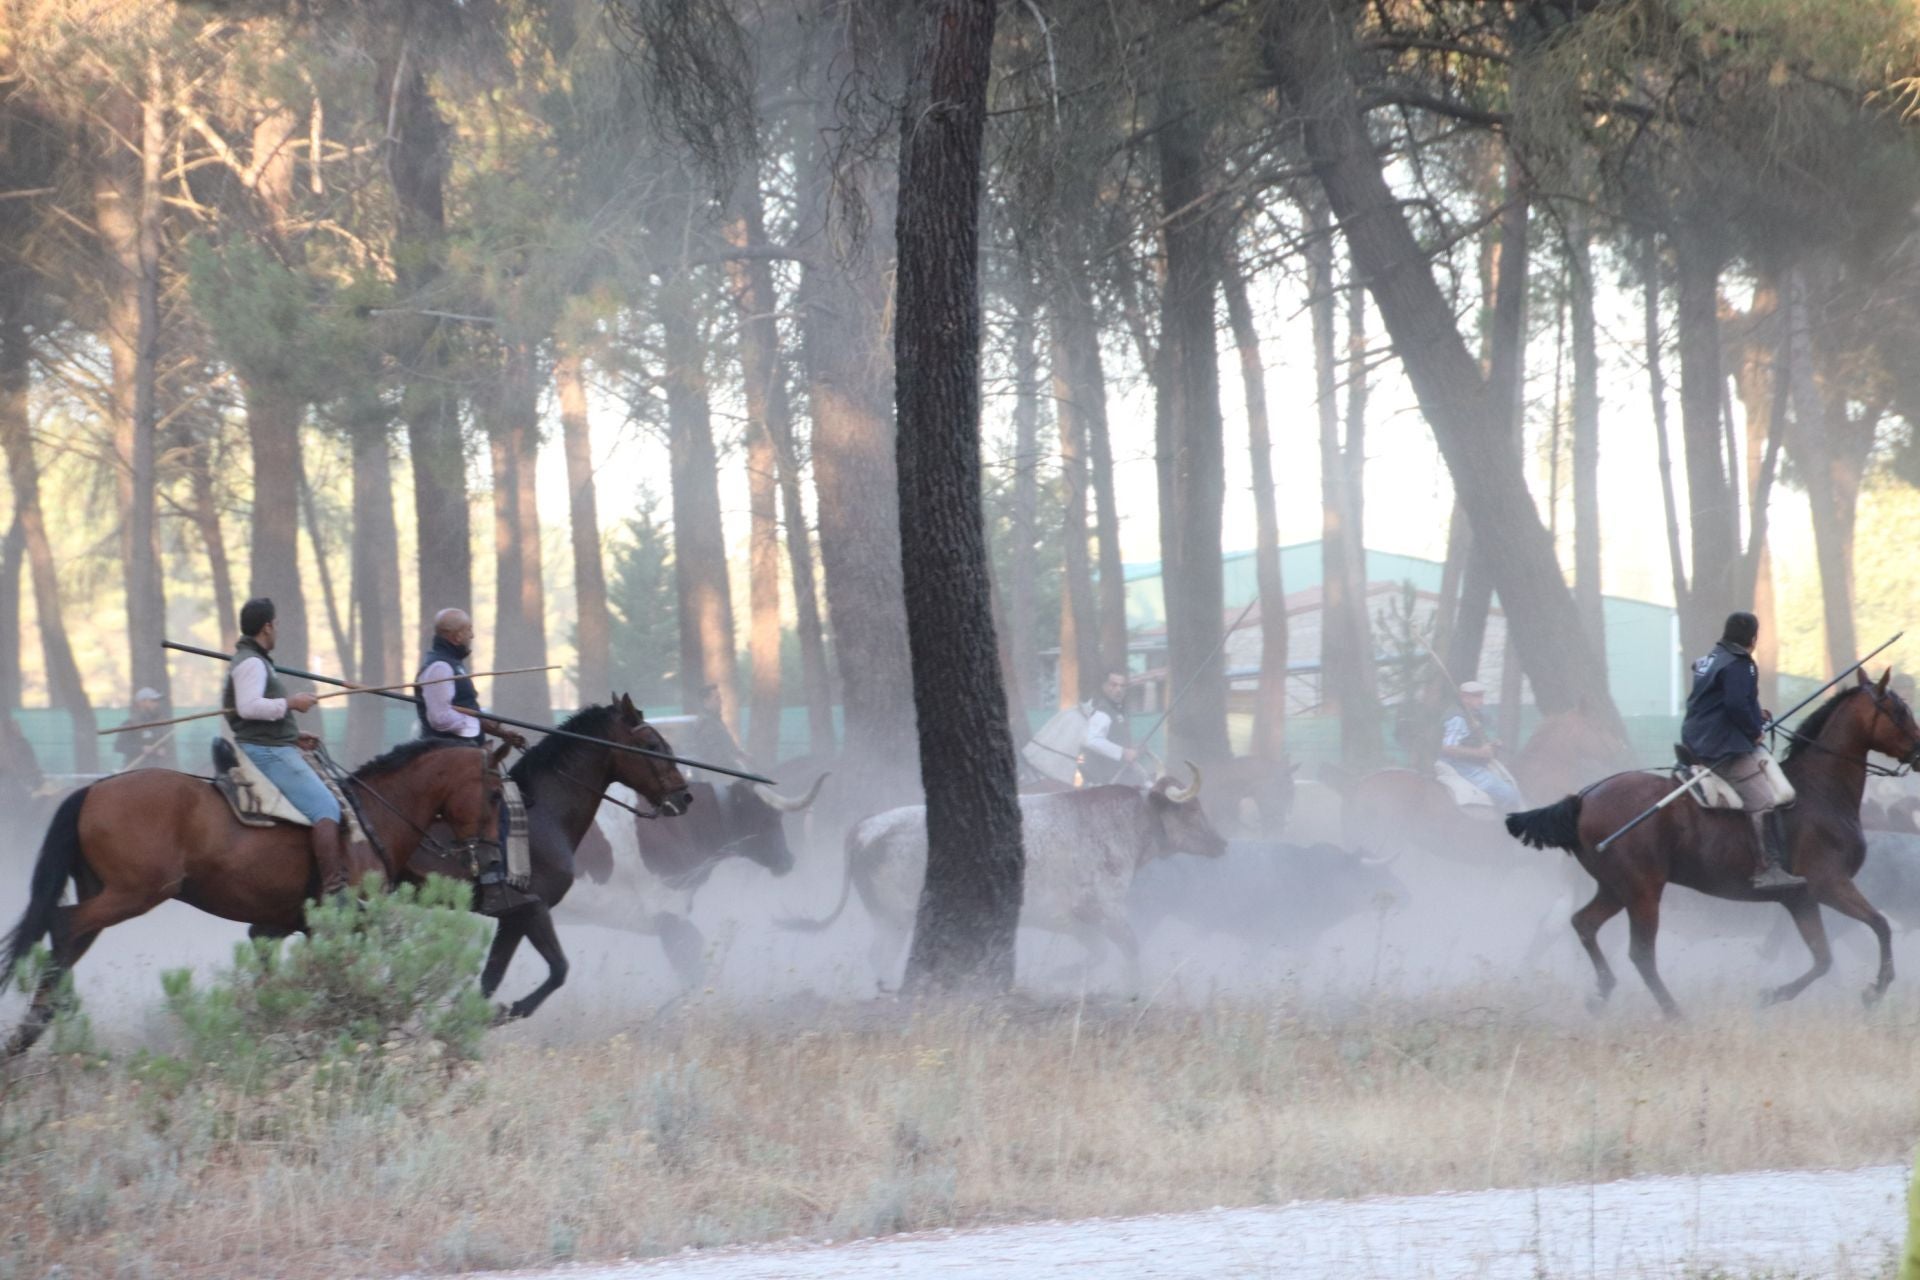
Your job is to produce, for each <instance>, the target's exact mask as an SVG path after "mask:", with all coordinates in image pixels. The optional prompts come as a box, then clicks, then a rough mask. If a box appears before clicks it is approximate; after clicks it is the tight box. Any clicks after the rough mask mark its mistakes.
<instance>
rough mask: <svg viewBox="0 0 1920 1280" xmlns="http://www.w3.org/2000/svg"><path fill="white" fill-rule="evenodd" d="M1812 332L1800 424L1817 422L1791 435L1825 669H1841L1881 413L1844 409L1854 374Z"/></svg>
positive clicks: (1853, 651) (1850, 634)
mask: <svg viewBox="0 0 1920 1280" xmlns="http://www.w3.org/2000/svg"><path fill="white" fill-rule="evenodd" d="M1813 337H1814V341H1813V342H1812V343H1811V344H1809V345H1811V346H1812V348H1813V358H1814V368H1815V387H1814V397H1813V400H1814V403H1813V404H1811V405H1810V406H1809V410H1810V411H1809V413H1808V414H1807V415H1806V416H1805V417H1804V418H1802V421H1804V422H1807V423H1817V424H1818V425H1817V426H1814V427H1813V428H1812V429H1811V430H1803V431H1801V432H1799V433H1798V434H1797V435H1796V436H1795V440H1796V441H1797V442H1798V443H1799V444H1800V445H1801V459H1802V461H1801V468H1800V469H1801V473H1802V475H1803V476H1804V477H1805V481H1806V487H1807V505H1808V507H1809V509H1810V511H1811V514H1812V516H1813V548H1814V558H1815V560H1816V562H1817V563H1818V564H1819V567H1820V604H1821V612H1822V616H1823V618H1824V620H1825V623H1826V637H1827V664H1828V670H1830V671H1841V670H1844V669H1845V668H1847V667H1849V666H1851V665H1852V664H1853V663H1854V662H1855V661H1857V660H1858V659H1859V657H1860V644H1859V637H1858V636H1857V635H1856V634H1855V629H1854V617H1853V598H1854V597H1853V536H1854V526H1855V519H1856V516H1857V514H1858V512H1859V506H1860V485H1861V482H1862V480H1863V479H1864V478H1865V475H1866V467H1867V458H1868V456H1869V454H1871V453H1872V451H1873V437H1874V431H1875V428H1876V427H1877V426H1878V424H1879V415H1878V413H1877V412H1875V411H1873V410H1872V409H1869V410H1868V411H1866V412H1864V413H1863V414H1861V415H1860V416H1858V417H1856V416H1854V415H1853V414H1851V413H1850V412H1849V411H1848V404H1847V401H1848V392H1849V391H1850V390H1851V382H1850V378H1851V371H1850V370H1848V369H1847V368H1845V367H1844V363H1843V362H1844V356H1843V355H1842V354H1841V353H1839V352H1836V351H1834V350H1833V349H1832V348H1830V347H1829V346H1828V345H1827V343H1826V342H1824V341H1822V340H1821V339H1822V335H1820V334H1818V333H1816V334H1814V335H1813ZM1796 345H1797V344H1796ZM1815 414H1818V415H1820V416H1818V417H1816V416H1814V415H1815Z"/></svg>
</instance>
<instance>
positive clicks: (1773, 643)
mask: <svg viewBox="0 0 1920 1280" xmlns="http://www.w3.org/2000/svg"><path fill="white" fill-rule="evenodd" d="M1787 310H1788V309H1787V307H1786V305H1785V304H1784V303H1783V302H1782V300H1781V297H1780V290H1779V287H1778V285H1777V283H1776V282H1775V281H1774V280H1773V279H1772V278H1771V277H1769V276H1762V277H1761V279H1760V281H1759V283H1758V284H1757V285H1756V286H1755V288H1754V294H1753V307H1752V309H1751V310H1750V311H1749V312H1748V313H1747V316H1746V324H1745V332H1744V334H1743V336H1742V340H1741V343H1740V363H1739V366H1738V368H1737V370H1736V372H1735V374H1734V381H1735V383H1736V384H1737V386H1738V388H1739V394H1740V401H1741V404H1742V405H1743V406H1745V409H1746V417H1747V456H1746V484H1747V495H1748V500H1747V511H1748V525H1747V538H1746V548H1745V550H1744V552H1743V553H1742V556H1741V562H1740V564H1741V571H1742V575H1741V578H1740V581H1739V582H1738V583H1736V584H1735V595H1734V604H1735V606H1736V607H1738V608H1742V609H1747V610H1750V611H1751V612H1752V613H1753V615H1754V616H1755V617H1756V618H1758V619H1759V620H1760V639H1759V640H1758V642H1756V643H1755V644H1754V646H1753V661H1754V665H1755V666H1757V667H1758V668H1759V669H1760V705H1761V706H1763V707H1776V706H1778V705H1779V692H1780V634H1779V630H1778V628H1777V627H1776V626H1775V618H1774V600H1773V563H1772V556H1771V554H1770V553H1769V551H1768V547H1767V543H1768V532H1767V531H1768V524H1769V512H1768V507H1769V503H1770V500H1771V497H1772V492H1773V484H1774V479H1775V477H1776V475H1777V473H1778V467H1779V455H1780V449H1781V447H1782V445H1783V443H1784V436H1785V427H1786V416H1787V415H1786V410H1787V404H1788V401H1789V400H1790V399H1791V397H1790V396H1789V395H1788V394H1787V373H1786V371H1787V367H1788V360H1789V357H1790V352H1791V348H1790V346H1789V345H1788V344H1789V342H1790V334H1791V329H1792V326H1791V325H1790V324H1789V323H1788V315H1787Z"/></svg>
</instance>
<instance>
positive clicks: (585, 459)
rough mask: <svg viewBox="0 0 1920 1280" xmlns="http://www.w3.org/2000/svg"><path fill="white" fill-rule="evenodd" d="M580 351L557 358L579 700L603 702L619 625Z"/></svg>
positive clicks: (555, 372) (609, 685)
mask: <svg viewBox="0 0 1920 1280" xmlns="http://www.w3.org/2000/svg"><path fill="white" fill-rule="evenodd" d="M584 363H585V362H584V360H583V359H582V357H581V355H580V353H579V352H578V351H568V352H565V353H564V354H563V355H561V357H560V359H559V360H557V361H555V362H554V366H553V380H554V384H555V387H556V389H557V390H558V391H559V393H560V430H561V433H562V435H563V436H564V445H565V452H566V456H567V525H568V530H569V532H570V533H571V535H572V538H573V596H574V610H575V613H576V614H577V615H578V622H577V624H576V625H577V631H578V647H579V655H580V678H579V682H578V684H579V700H580V704H581V705H582V706H585V705H586V704H588V703H590V702H597V701H599V699H600V695H601V694H603V693H608V692H611V691H612V689H613V656H612V655H613V636H612V632H613V623H612V618H611V616H610V615H609V614H608V612H607V571H606V564H605V562H604V561H603V560H602V559H601V554H600V511H599V504H598V501H597V499H596V495H595V492H594V481H593V424H592V423H591V421H590V420H589V418H588V414H587V384H586V377H585V375H584V373H583V371H582V367H583V365H584Z"/></svg>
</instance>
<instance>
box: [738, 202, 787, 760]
mask: <svg viewBox="0 0 1920 1280" xmlns="http://www.w3.org/2000/svg"><path fill="white" fill-rule="evenodd" d="M736 199H737V201H738V203H739V205H740V206H741V207H740V208H739V209H738V210H737V212H736V215H735V217H734V218H733V220H732V221H731V222H730V223H729V225H728V228H727V239H728V241H729V242H730V243H732V244H735V245H737V246H740V247H746V246H748V245H750V244H753V243H754V242H755V241H756V239H763V238H764V235H762V236H759V237H756V236H755V234H754V231H755V229H756V226H757V223H758V220H759V205H760V188H759V185H758V183H757V182H747V183H743V184H742V189H741V191H740V192H739V194H738V196H737V197H736ZM747 205H751V206H753V207H752V208H750V209H749V208H746V207H745V206H747ZM727 285H728V288H729V291H730V292H731V293H732V295H733V304H734V308H735V309H736V310H737V311H738V312H739V324H740V379H741V383H742V387H743V390H744V391H745V395H746V407H747V511H748V518H749V528H748V535H747V600H748V620H747V654H748V657H749V658H750V659H751V662H752V666H753V688H752V690H751V696H750V699H749V703H748V705H749V707H750V708H751V711H750V714H749V716H748V721H747V723H748V730H749V736H748V739H747V754H748V755H750V756H752V757H753V758H754V759H755V760H759V761H762V762H765V763H768V764H771V763H772V762H773V761H774V760H776V759H778V758H779V752H780V512H779V500H780V494H779V485H780V478H779V472H780V467H779V458H778V455H779V450H778V447H777V446H776V445H775V443H774V439H775V435H776V430H775V427H774V425H773V418H774V417H775V416H776V415H778V416H779V417H780V418H781V419H782V422H783V427H782V429H781V430H782V431H783V432H784V430H785V427H784V423H785V421H786V419H787V418H788V416H789V413H790V410H789V408H788V404H787V381H786V373H785V370H783V369H782V368H781V366H780V326H779V322H778V320H777V319H776V314H777V312H778V310H779V299H778V298H777V297H776V296H775V294H774V287H773V268H772V264H771V263H769V262H767V261H766V260H765V259H756V260H752V261H749V260H745V259H740V258H734V259H730V260H729V261H728V263H727Z"/></svg>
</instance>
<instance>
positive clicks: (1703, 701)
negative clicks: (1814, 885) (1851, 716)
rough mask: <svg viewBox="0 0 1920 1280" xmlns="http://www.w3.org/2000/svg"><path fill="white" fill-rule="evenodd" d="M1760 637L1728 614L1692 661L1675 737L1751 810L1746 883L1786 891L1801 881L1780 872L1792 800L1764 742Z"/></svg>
mask: <svg viewBox="0 0 1920 1280" xmlns="http://www.w3.org/2000/svg"><path fill="white" fill-rule="evenodd" d="M1759 638H1760V620H1759V619H1758V618H1756V617H1754V616H1753V615H1752V614H1750V613H1732V614H1728V615H1727V624H1726V626H1725V627H1724V628H1722V629H1721V635H1720V642H1719V643H1718V644H1716V645H1714V646H1713V650H1712V652H1710V653H1708V654H1707V656H1706V657H1704V658H1701V659H1700V660H1699V661H1698V662H1695V663H1694V664H1693V692H1691V693H1690V694H1688V695H1687V718H1686V723H1685V724H1684V725H1683V726H1682V727H1681V730H1680V742H1681V745H1682V746H1684V747H1685V748H1686V749H1687V751H1688V753H1689V754H1691V755H1692V756H1693V758H1694V759H1695V760H1697V761H1699V762H1700V763H1701V764H1703V765H1707V766H1709V767H1711V768H1712V769H1713V771H1714V772H1715V773H1717V774H1719V775H1720V777H1722V778H1723V779H1725V780H1726V782H1727V783H1728V785H1730V786H1731V787H1732V788H1733V789H1734V790H1735V791H1737V792H1739V794H1740V807H1741V808H1743V809H1745V810H1746V811H1747V812H1748V814H1749V815H1751V817H1752V819H1753V834H1754V840H1755V842H1756V843H1757V844H1758V846H1759V851H1760V856H1759V865H1758V868H1757V869H1756V870H1755V871H1754V873H1753V887H1754V888H1756V889H1791V888H1794V887H1796V886H1798V885H1802V884H1805V883H1806V881H1805V880H1802V879H1801V878H1800V877H1799V876H1796V875H1794V874H1793V873H1792V872H1790V871H1788V870H1787V826H1786V816H1785V815H1784V814H1783V813H1781V810H1782V809H1784V808H1786V807H1787V806H1788V805H1790V804H1792V803H1793V800H1794V795H1793V784H1792V783H1790V782H1788V781H1787V777H1786V775H1785V774H1784V773H1782V772H1780V766H1779V765H1777V764H1775V763H1774V761H1773V755H1772V754H1771V753H1770V752H1769V751H1768V750H1767V747H1766V739H1765V733H1766V727H1767V721H1768V719H1769V718H1770V717H1769V716H1768V715H1767V713H1766V712H1765V711H1764V710H1762V709H1761V706H1760V672H1759V668H1758V667H1756V666H1755V665H1754V661H1753V645H1754V641H1756V640H1758V639H1759Z"/></svg>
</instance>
